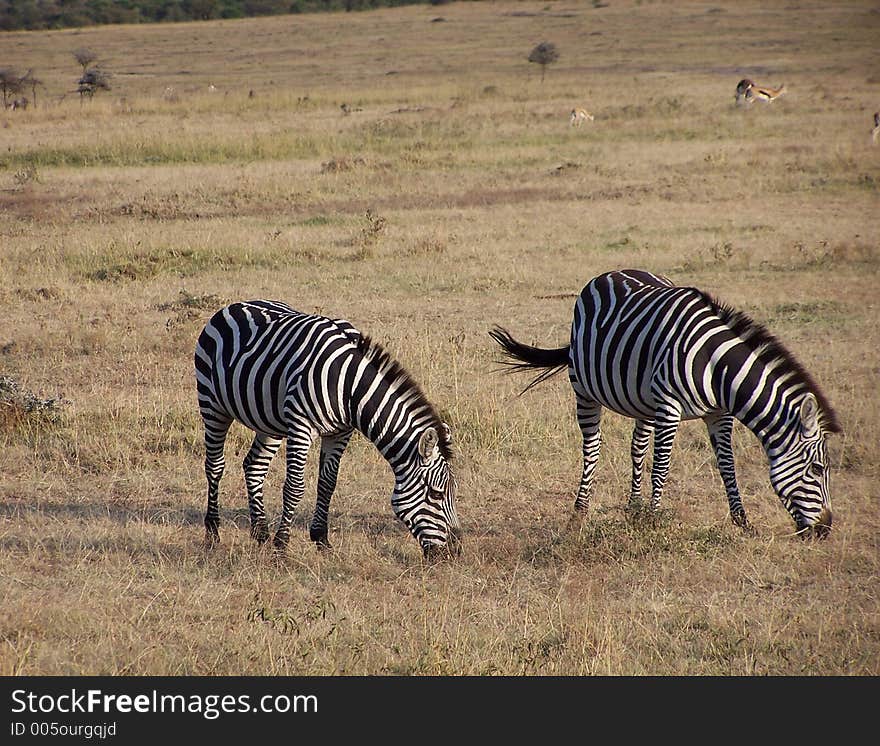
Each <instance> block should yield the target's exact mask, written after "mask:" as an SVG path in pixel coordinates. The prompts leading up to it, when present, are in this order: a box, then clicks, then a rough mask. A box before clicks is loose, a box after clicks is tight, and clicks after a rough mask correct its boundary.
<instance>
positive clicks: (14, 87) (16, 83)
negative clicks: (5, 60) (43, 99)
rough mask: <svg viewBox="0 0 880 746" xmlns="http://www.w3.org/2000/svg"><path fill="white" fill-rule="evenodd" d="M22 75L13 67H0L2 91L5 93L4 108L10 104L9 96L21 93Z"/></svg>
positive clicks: (0, 90)
mask: <svg viewBox="0 0 880 746" xmlns="http://www.w3.org/2000/svg"><path fill="white" fill-rule="evenodd" d="M21 89H22V76H21V75H19V74H18V72H16V71H15V70H13V69H12V68H11V67H4V68H0V92H2V93H3V108H4V109H6V108H7V107H8V106H9V97H10V96H15V95H16V94H18V93H21Z"/></svg>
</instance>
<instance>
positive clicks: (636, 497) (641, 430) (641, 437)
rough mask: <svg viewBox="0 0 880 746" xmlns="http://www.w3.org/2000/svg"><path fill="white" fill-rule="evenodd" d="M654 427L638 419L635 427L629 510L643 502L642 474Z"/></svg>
mask: <svg viewBox="0 0 880 746" xmlns="http://www.w3.org/2000/svg"><path fill="white" fill-rule="evenodd" d="M653 432H654V427H653V426H652V425H651V424H650V423H648V422H646V421H645V420H636V424H635V427H634V428H633V435H632V445H631V446H630V456H631V458H632V482H631V484H630V492H629V503H628V504H627V510H635V509H637V508H638V506H639V505H640V504H641V502H642V474H643V473H644V467H645V457H646V456H647V455H648V446H649V445H650V444H651V433H653Z"/></svg>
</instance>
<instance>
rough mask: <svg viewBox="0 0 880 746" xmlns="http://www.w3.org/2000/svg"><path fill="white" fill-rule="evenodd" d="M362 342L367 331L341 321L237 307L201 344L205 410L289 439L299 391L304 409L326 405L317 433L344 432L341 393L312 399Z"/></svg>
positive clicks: (272, 306)
mask: <svg viewBox="0 0 880 746" xmlns="http://www.w3.org/2000/svg"><path fill="white" fill-rule="evenodd" d="M359 339H360V332H358V331H357V329H355V328H354V327H353V326H352V325H351V324H350V323H349V322H347V321H345V320H342V319H330V318H326V317H324V316H317V315H312V314H306V313H302V312H300V311H297V310H295V309H293V308H291V307H290V306H288V305H286V304H284V303H280V302H277V301H269V300H252V301H244V302H238V303H232V304H230V305H229V306H226V307H225V308H222V309H221V310H219V311H218V312H217V313H215V314H214V316H212V317H211V319H210V320H209V321H208V323H207V324H206V325H205V328H204V329H203V330H202V332H201V334H200V335H199V338H198V341H197V343H196V351H195V367H196V385H197V391H198V398H199V406H200V408H201V409H202V411H203V412H209V413H216V414H217V415H220V416H224V415H225V416H227V417H229V418H232V419H236V420H238V421H239V422H241V423H243V424H244V425H245V426H247V427H249V428H250V429H252V430H255V431H257V432H261V433H265V434H268V435H274V436H276V437H282V436H283V435H285V434H286V430H287V427H286V418H285V405H286V404H287V405H288V406H289V404H290V401H291V395H292V394H293V393H294V391H296V392H297V396H296V403H297V405H298V406H301V407H302V406H304V405H306V406H307V405H308V402H309V401H310V400H314V399H316V398H320V399H321V402H322V405H323V406H322V408H321V409H322V411H321V412H319V413H317V415H318V416H316V417H313V419H315V420H316V421H315V425H316V427H317V429H319V430H332V429H333V427H334V426H336V425H340V426H344V425H345V424H347V423H346V422H345V421H344V420H345V419H346V414H347V413H346V412H345V407H344V406H343V402H341V401H340V398H339V396H338V391H337V390H335V389H333V387H329V386H326V387H325V389H326V390H324V391H322V392H321V394H320V397H316V396H311V397H310V396H309V392H313V391H314V388H315V384H314V380H315V378H316V377H317V380H318V381H319V385H320V381H321V380H323V381H324V382H326V381H327V380H328V377H327V376H326V375H324V376H321V374H320V371H321V370H322V369H323V368H328V369H329V368H330V367H331V366H333V367H336V368H338V366H339V365H340V364H341V358H343V357H344V356H345V353H346V352H350V351H353V350H354V344H355V343H356V342H357V341H358V340H359ZM316 371H317V374H316ZM310 383H311V386H310V385H309V384H310ZM312 414H316V413H312Z"/></svg>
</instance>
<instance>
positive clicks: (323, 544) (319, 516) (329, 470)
mask: <svg viewBox="0 0 880 746" xmlns="http://www.w3.org/2000/svg"><path fill="white" fill-rule="evenodd" d="M353 432H354V431H353V430H349V431H348V432H343V433H334V434H333V435H325V436H324V437H323V438H321V460H320V466H319V468H318V499H317V501H316V502H315V514H314V515H313V516H312V522H311V524H310V525H309V537H310V538H311V540H312V541H313V542H315V544H317V546H318V549H330V541H329V539H328V538H327V516H328V514H329V512H330V498H332V497H333V491H334V490H335V489H336V478H337V477H338V476H339V461H340V460H341V459H342V454H343V452H344V451H345V449H346V447H347V446H348V441H349V440H351V434H352V433H353Z"/></svg>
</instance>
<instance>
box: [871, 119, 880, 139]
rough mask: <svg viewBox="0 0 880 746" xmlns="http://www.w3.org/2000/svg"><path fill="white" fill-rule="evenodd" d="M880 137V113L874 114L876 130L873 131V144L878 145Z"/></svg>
mask: <svg viewBox="0 0 880 746" xmlns="http://www.w3.org/2000/svg"><path fill="white" fill-rule="evenodd" d="M878 136H880V111H875V112H874V129H872V130H871V142H872V143H873V144H874V145H876V144H877V137H878Z"/></svg>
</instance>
